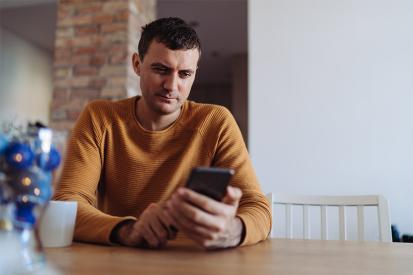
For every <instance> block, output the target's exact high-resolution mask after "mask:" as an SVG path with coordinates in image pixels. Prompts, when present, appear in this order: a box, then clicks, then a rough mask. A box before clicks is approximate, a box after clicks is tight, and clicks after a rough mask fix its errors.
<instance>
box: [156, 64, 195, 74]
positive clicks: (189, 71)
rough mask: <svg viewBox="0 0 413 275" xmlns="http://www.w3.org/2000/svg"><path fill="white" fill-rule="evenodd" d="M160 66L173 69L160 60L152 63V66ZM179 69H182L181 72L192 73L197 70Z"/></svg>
mask: <svg viewBox="0 0 413 275" xmlns="http://www.w3.org/2000/svg"><path fill="white" fill-rule="evenodd" d="M159 67H162V68H165V69H171V68H170V67H168V66H167V65H165V64H162V63H160V62H155V63H152V64H151V68H159ZM179 71H181V72H188V73H191V74H192V73H194V72H195V70H192V69H182V70H179Z"/></svg>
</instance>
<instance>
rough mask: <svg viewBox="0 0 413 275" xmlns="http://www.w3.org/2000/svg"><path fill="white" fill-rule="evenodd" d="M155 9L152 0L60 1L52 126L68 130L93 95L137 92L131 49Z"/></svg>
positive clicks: (107, 96) (118, 95) (115, 96)
mask: <svg viewBox="0 0 413 275" xmlns="http://www.w3.org/2000/svg"><path fill="white" fill-rule="evenodd" d="M155 14H156V0H110V1H108V0H97V1H84V0H60V1H59V7H58V16H57V29H56V41H55V58H54V91H53V98H52V104H51V119H50V122H51V123H50V124H51V127H53V128H55V129H60V130H67V131H69V130H70V129H71V128H72V126H73V124H74V122H75V121H76V119H77V117H78V116H79V114H80V112H81V111H82V110H83V108H84V106H85V105H86V104H87V103H88V102H89V101H91V100H93V99H98V98H102V99H112V100H115V99H120V98H125V97H128V96H132V95H136V94H138V93H139V85H138V78H137V76H136V75H135V74H134V72H133V70H132V68H131V55H132V53H133V52H135V51H137V45H138V41H139V36H140V28H141V26H142V25H144V24H146V23H148V22H150V21H152V20H153V19H155Z"/></svg>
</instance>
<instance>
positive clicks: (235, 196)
mask: <svg viewBox="0 0 413 275" xmlns="http://www.w3.org/2000/svg"><path fill="white" fill-rule="evenodd" d="M241 197H242V191H241V189H239V188H237V187H233V186H228V187H227V194H226V195H225V197H224V199H223V200H222V202H223V203H225V204H229V205H233V206H238V203H239V201H240V199H241Z"/></svg>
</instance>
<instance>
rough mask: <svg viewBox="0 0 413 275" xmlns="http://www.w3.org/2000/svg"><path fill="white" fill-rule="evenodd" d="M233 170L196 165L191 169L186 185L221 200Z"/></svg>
mask: <svg viewBox="0 0 413 275" xmlns="http://www.w3.org/2000/svg"><path fill="white" fill-rule="evenodd" d="M233 175H234V170H232V169H227V168H217V167H197V168H194V169H192V171H191V174H190V176H189V179H188V182H187V184H186V187H187V188H189V189H191V190H194V191H196V192H198V193H201V194H203V195H205V196H208V197H210V198H212V199H214V200H217V201H221V200H222V198H223V197H224V196H225V193H226V191H227V186H228V184H229V181H230V179H231V177H232V176H233Z"/></svg>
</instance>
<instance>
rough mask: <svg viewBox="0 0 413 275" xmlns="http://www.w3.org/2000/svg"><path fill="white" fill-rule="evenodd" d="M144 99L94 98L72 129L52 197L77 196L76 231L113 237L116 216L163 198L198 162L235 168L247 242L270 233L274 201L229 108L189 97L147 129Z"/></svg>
mask: <svg viewBox="0 0 413 275" xmlns="http://www.w3.org/2000/svg"><path fill="white" fill-rule="evenodd" d="M139 99H140V98H139V97H133V98H128V99H124V100H121V101H117V102H111V101H102V100H100V101H95V102H92V103H90V104H89V105H88V106H86V108H85V110H84V111H83V112H82V114H81V115H80V117H79V119H78V121H77V123H76V125H75V127H74V129H73V131H72V135H71V138H70V140H69V143H68V148H67V153H66V160H65V163H64V166H63V170H62V175H61V179H60V182H59V184H58V186H57V189H56V193H55V199H57V200H76V201H78V214H77V220H76V228H75V239H76V240H78V241H86V242H94V243H106V244H110V240H109V238H110V234H111V231H112V229H113V228H114V227H115V226H116V225H117V224H118V223H119V222H121V221H123V220H126V219H139V216H140V215H141V213H142V212H143V211H144V210H145V208H146V207H147V206H148V205H149V204H150V203H152V202H164V201H166V200H167V199H168V198H169V197H170V196H171V194H172V193H173V192H174V190H175V189H177V187H179V186H183V185H184V184H185V182H186V180H187V178H188V176H189V172H190V171H191V169H192V168H193V167H197V166H216V167H227V168H232V169H234V170H235V171H236V173H235V175H234V177H233V178H232V181H231V183H230V184H231V185H233V186H237V187H239V188H241V189H242V192H243V196H242V199H241V201H240V205H239V209H238V213H237V215H238V217H240V218H241V220H242V221H243V223H244V224H245V228H246V234H245V239H244V240H243V243H242V244H243V245H246V244H253V243H257V242H259V241H261V240H263V239H265V238H266V237H267V236H268V233H269V230H270V226H271V214H270V207H269V204H268V202H267V200H266V198H265V196H264V195H263V194H262V192H261V190H260V186H259V183H258V181H257V178H256V176H255V173H254V170H253V167H252V165H251V161H250V159H249V156H248V152H247V149H246V147H245V144H244V142H243V139H242V136H241V133H240V131H239V128H238V126H237V124H236V122H235V120H234V118H233V117H232V115H231V114H230V112H229V111H228V110H227V109H225V108H224V107H221V106H216V105H208V104H198V103H195V102H191V101H186V102H185V103H184V105H183V107H182V111H181V113H180V116H179V118H178V119H177V120H176V121H175V122H174V123H173V124H172V125H171V126H170V127H168V128H167V129H165V130H162V131H148V130H145V129H144V128H143V127H142V126H141V125H140V124H139V122H138V120H137V119H136V115H135V106H137V104H136V103H137V100H139Z"/></svg>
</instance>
